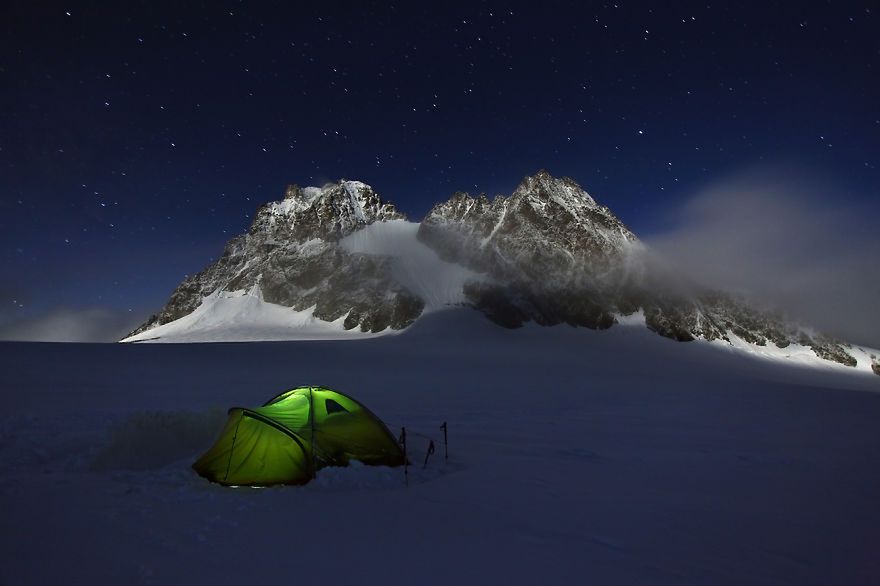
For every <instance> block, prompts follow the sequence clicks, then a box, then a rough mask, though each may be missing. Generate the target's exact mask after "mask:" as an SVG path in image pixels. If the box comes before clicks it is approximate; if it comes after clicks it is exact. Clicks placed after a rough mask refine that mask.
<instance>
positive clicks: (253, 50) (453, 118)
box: [0, 2, 880, 325]
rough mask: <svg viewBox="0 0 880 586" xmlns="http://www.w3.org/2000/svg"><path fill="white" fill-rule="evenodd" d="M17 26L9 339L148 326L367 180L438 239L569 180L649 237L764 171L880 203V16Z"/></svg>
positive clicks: (463, 13)
mask: <svg viewBox="0 0 880 586" xmlns="http://www.w3.org/2000/svg"><path fill="white" fill-rule="evenodd" d="M36 4H39V5H38V6H37V5H36ZM2 20H3V22H2V24H0V31H2V34H0V111H2V116H0V149H2V150H0V194H2V202H0V205H2V214H0V218H2V219H0V222H2V223H0V234H2V235H0V238H2V249H0V250H2V258H3V268H4V270H3V273H2V277H0V279H2V280H0V303H2V306H0V325H2V324H3V323H9V322H12V321H15V320H20V319H24V318H32V317H34V316H36V315H39V314H40V313H42V312H46V311H50V310H58V309H62V308H63V309H83V308H94V307H99V308H107V309H110V310H114V311H115V310H122V311H127V310H128V309H131V310H132V314H134V315H137V316H141V317H142V316H143V315H145V314H146V313H149V312H150V311H153V310H156V309H158V308H159V307H160V306H161V305H162V304H163V303H164V302H165V300H166V298H167V295H168V294H169V293H170V291H171V290H172V289H173V287H174V286H175V285H176V284H177V283H178V282H179V281H180V280H181V279H182V277H183V275H184V274H186V273H190V272H195V271H198V270H199V269H201V268H202V267H203V266H204V265H205V264H206V263H207V262H209V260H210V259H211V258H212V257H216V256H217V255H218V254H219V253H220V252H221V251H222V247H223V244H224V242H225V241H226V240H227V239H228V238H230V237H232V236H234V235H235V234H237V233H240V232H242V231H244V230H245V229H246V228H247V226H248V224H249V221H250V218H251V216H252V214H253V212H254V210H255V209H256V207H257V206H258V205H259V204H260V203H262V202H265V201H268V200H272V199H278V198H280V196H281V193H282V189H283V187H284V185H285V184H286V183H288V182H292V183H299V184H320V183H323V182H324V181H327V180H335V179H338V178H340V177H346V178H351V179H359V180H362V181H365V182H367V183H370V184H371V185H373V187H374V188H376V189H377V190H378V191H379V192H380V193H381V194H382V195H383V196H385V197H386V198H387V199H390V200H391V201H393V202H395V203H396V204H397V205H398V207H399V208H400V209H401V210H402V211H404V212H405V213H407V214H408V215H409V216H410V218H411V219H414V220H418V219H420V218H421V217H422V216H423V215H424V213H425V212H426V211H427V210H428V209H429V208H430V206H431V205H432V204H433V203H435V202H437V201H441V200H444V199H446V198H448V197H449V196H450V195H451V193H452V192H454V191H456V190H465V191H471V192H478V191H485V192H488V193H489V194H490V195H492V194H495V193H509V192H510V191H511V190H512V189H513V188H514V187H515V186H516V184H517V183H518V181H519V180H520V178H521V177H522V176H524V175H526V174H531V173H533V172H534V171H536V170H537V169H539V168H547V169H548V170H550V171H551V172H552V173H553V174H557V175H569V176H571V177H573V178H575V179H576V180H577V181H579V182H580V183H581V184H582V185H583V186H584V187H585V188H586V189H587V190H588V191H589V192H590V193H591V194H593V195H594V196H595V197H596V198H597V199H598V200H599V201H601V202H602V203H605V204H606V205H608V206H609V207H611V208H612V210H614V211H615V212H616V213H617V214H618V215H619V216H620V217H621V218H622V219H623V220H624V221H625V222H627V223H628V224H629V225H630V226H631V227H632V228H633V229H634V230H635V231H636V232H637V233H639V234H643V235H644V234H651V233H652V232H656V231H658V230H661V229H662V228H663V224H664V218H665V217H666V215H667V213H668V211H669V210H671V209H675V208H677V207H679V206H681V205H682V204H683V202H684V201H685V200H686V199H687V198H689V197H691V196H692V194H693V193H694V192H696V191H697V190H699V189H700V188H701V187H702V186H704V185H706V184H707V183H710V182H712V181H714V180H716V179H717V178H719V177H723V176H725V175H726V174H729V173H736V172H739V171H740V170H742V169H747V168H750V167H753V166H754V165H758V164H768V163H769V164H774V163H777V162H779V163H784V164H786V165H795V166H800V167H802V168H809V169H812V170H814V171H816V172H818V173H821V174H823V176H825V177H829V178H831V180H833V181H834V182H836V184H837V185H840V186H842V187H843V188H844V189H843V191H844V192H847V193H851V194H854V195H850V196H848V197H852V198H854V199H855V200H862V201H859V202H857V203H864V201H863V200H866V199H869V198H872V197H874V194H877V193H878V188H880V170H878V165H880V162H878V154H880V6H878V5H877V4H876V3H871V2H854V3H849V2H833V3H832V2H803V3H773V2H761V3H754V4H745V3H736V6H733V3H720V2H719V3H717V4H715V3H711V4H706V3H675V6H673V7H664V6H662V5H661V4H660V3H644V4H643V3H635V2H618V3H616V4H615V3H582V2H574V3H568V4H564V3H551V2H543V3H532V4H531V5H530V7H525V6H521V7H514V8H512V9H511V8H510V7H509V6H506V5H505V4H501V3H499V4H493V3H484V2H467V3H460V4H456V3H451V4H450V3H411V4H385V3H376V4H370V3H361V2H358V3H352V4H351V5H346V4H341V3H308V4H306V3H297V2H294V3H280V2H279V3H245V2H235V3H227V2H204V3H195V2H189V3H187V2H181V3H163V2H124V3H106V2H66V3H51V2H47V3H29V2H20V3H17V4H16V5H9V6H6V9H5V11H4V17H3V19H2Z"/></svg>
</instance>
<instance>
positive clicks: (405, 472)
mask: <svg viewBox="0 0 880 586" xmlns="http://www.w3.org/2000/svg"><path fill="white" fill-rule="evenodd" d="M397 441H399V442H400V445H401V447H402V448H403V481H404V484H406V486H409V469H408V465H409V460H408V459H407V457H406V428H405V427H401V428H400V439H399V440H397Z"/></svg>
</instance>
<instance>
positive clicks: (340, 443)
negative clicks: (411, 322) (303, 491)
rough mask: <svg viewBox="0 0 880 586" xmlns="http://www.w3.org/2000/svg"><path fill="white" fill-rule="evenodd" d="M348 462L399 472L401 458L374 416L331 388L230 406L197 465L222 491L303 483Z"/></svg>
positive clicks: (308, 389)
mask: <svg viewBox="0 0 880 586" xmlns="http://www.w3.org/2000/svg"><path fill="white" fill-rule="evenodd" d="M350 460H359V461H361V462H364V463H365V464H371V465H386V466H399V465H402V464H403V463H404V455H403V451H402V450H401V449H400V446H399V445H398V444H397V441H396V440H395V438H394V436H393V435H391V432H390V431H388V428H387V427H385V424H383V423H382V421H381V420H379V418H378V417H376V416H375V415H374V414H373V413H372V412H371V411H370V410H369V409H367V408H366V407H364V406H363V405H362V404H360V403H359V402H357V401H356V400H354V399H352V398H351V397H349V396H347V395H344V394H342V393H340V392H338V391H334V390H332V389H328V388H326V387H297V388H295V389H291V390H289V391H285V392H283V393H281V394H280V395H277V396H276V397H273V398H272V399H270V400H269V401H267V402H266V403H265V404H264V405H263V406H262V407H256V408H254V409H246V408H243V407H233V408H232V409H230V410H229V418H228V419H227V421H226V425H225V427H224V428H223V431H222V432H221V433H220V437H219V438H218V439H217V441H216V442H215V443H214V445H213V446H211V448H210V449H209V450H208V451H207V452H205V454H203V455H202V456H201V457H200V458H199V459H198V460H197V461H196V462H195V463H194V464H193V469H195V471H196V472H198V473H199V474H200V475H202V476H204V477H205V478H207V479H208V480H211V481H213V482H217V483H220V484H224V485H250V486H268V485H272V484H305V483H306V482H308V481H309V480H311V479H312V478H313V477H314V476H315V473H316V472H317V470H319V469H321V468H323V467H325V466H344V465H346V464H347V463H348V462H349V461H350Z"/></svg>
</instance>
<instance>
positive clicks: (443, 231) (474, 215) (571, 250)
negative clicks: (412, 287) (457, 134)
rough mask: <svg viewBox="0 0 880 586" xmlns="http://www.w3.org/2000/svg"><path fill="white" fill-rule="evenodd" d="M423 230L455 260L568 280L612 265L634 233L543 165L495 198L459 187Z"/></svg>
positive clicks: (522, 277) (522, 276) (503, 274)
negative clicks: (504, 194)
mask: <svg viewBox="0 0 880 586" xmlns="http://www.w3.org/2000/svg"><path fill="white" fill-rule="evenodd" d="M419 238H420V239H421V240H422V241H423V242H425V243H426V244H428V245H429V246H432V247H433V248H434V249H435V250H437V251H438V253H439V254H440V255H441V256H443V257H444V258H446V259H447V260H452V261H454V262H459V263H461V264H464V265H466V266H469V267H471V268H475V269H477V270H480V271H483V272H486V273H489V274H490V275H492V276H494V277H496V278H501V279H504V280H511V279H512V280H514V281H528V282H532V283H534V282H547V276H548V274H550V275H554V276H555V277H554V279H555V280H556V281H559V282H558V283H556V284H557V285H560V286H567V285H569V284H570V283H567V282H566V283H563V282H562V281H568V280H570V278H571V277H572V276H576V278H578V279H581V280H583V278H587V279H589V278H591V277H592V276H594V275H596V274H598V273H602V272H605V271H607V269H608V268H609V267H610V266H613V265H615V264H619V263H618V261H620V260H621V258H622V257H624V256H626V255H628V253H629V251H630V249H631V248H632V245H633V244H635V243H637V241H638V239H637V238H636V236H635V235H634V234H633V233H632V232H631V231H630V230H629V229H628V228H627V227H626V226H625V225H624V224H623V222H621V221H620V220H619V219H618V218H617V217H616V216H615V215H614V214H613V213H611V211H610V210H609V209H608V208H606V207H605V206H601V205H599V204H598V203H596V201H595V200H594V199H593V198H592V197H590V195H589V194H587V192H585V191H584V190H583V189H582V188H581V187H580V186H579V185H578V184H577V183H575V182H574V181H573V180H571V179H569V178H562V179H558V178H555V177H553V176H552V175H550V174H549V173H548V172H547V171H539V172H538V173H536V174H535V175H533V176H531V177H526V178H524V179H523V180H522V182H520V184H519V186H518V187H517V188H516V190H515V191H514V192H513V193H512V194H511V195H510V196H509V197H505V196H497V197H495V199H493V200H492V201H491V202H490V201H489V200H488V199H487V198H486V197H485V196H484V195H480V196H477V197H476V198H474V197H471V196H470V195H468V194H466V193H456V194H455V195H453V196H452V198H451V199H450V200H449V201H446V202H444V203H441V204H438V205H436V206H434V208H433V209H432V210H431V211H430V212H429V213H428V215H427V217H426V218H425V219H424V221H423V222H422V225H421V227H420V229H419Z"/></svg>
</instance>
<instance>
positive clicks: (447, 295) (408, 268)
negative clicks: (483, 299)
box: [339, 220, 487, 312]
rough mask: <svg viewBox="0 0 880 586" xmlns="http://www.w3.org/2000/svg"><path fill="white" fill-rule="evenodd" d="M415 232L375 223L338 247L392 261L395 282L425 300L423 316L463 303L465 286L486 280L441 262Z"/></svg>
mask: <svg viewBox="0 0 880 586" xmlns="http://www.w3.org/2000/svg"><path fill="white" fill-rule="evenodd" d="M418 231H419V224H418V223H416V222H407V221H406V220H391V221H387V222H375V223H373V224H370V225H369V226H366V227H365V228H362V229H360V230H358V231H356V232H353V233H351V234H349V235H348V236H346V237H345V238H343V239H342V240H341V241H340V243H339V245H340V246H341V247H342V248H343V249H344V250H347V251H348V252H352V253H363V254H376V255H383V256H389V257H391V259H392V274H393V276H394V278H395V280H397V281H398V282H399V283H400V284H401V285H403V286H404V287H406V288H407V289H409V290H410V292H412V293H413V294H415V295H416V296H418V297H420V298H421V299H423V300H424V302H425V312H431V311H436V310H438V309H444V308H447V307H449V306H452V305H460V304H462V303H464V302H465V297H464V293H463V289H464V285H465V283H467V282H468V281H474V280H486V279H487V277H486V276H485V275H480V274H479V273H476V272H474V271H471V270H470V269H467V268H465V267H463V266H461V265H457V264H454V263H449V262H446V261H444V260H442V259H441V258H440V257H439V256H437V253H436V252H434V251H433V250H432V249H431V248H430V247H428V246H427V245H425V244H422V243H421V242H420V241H419V239H418V238H417V237H416V234H417V233H418Z"/></svg>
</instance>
